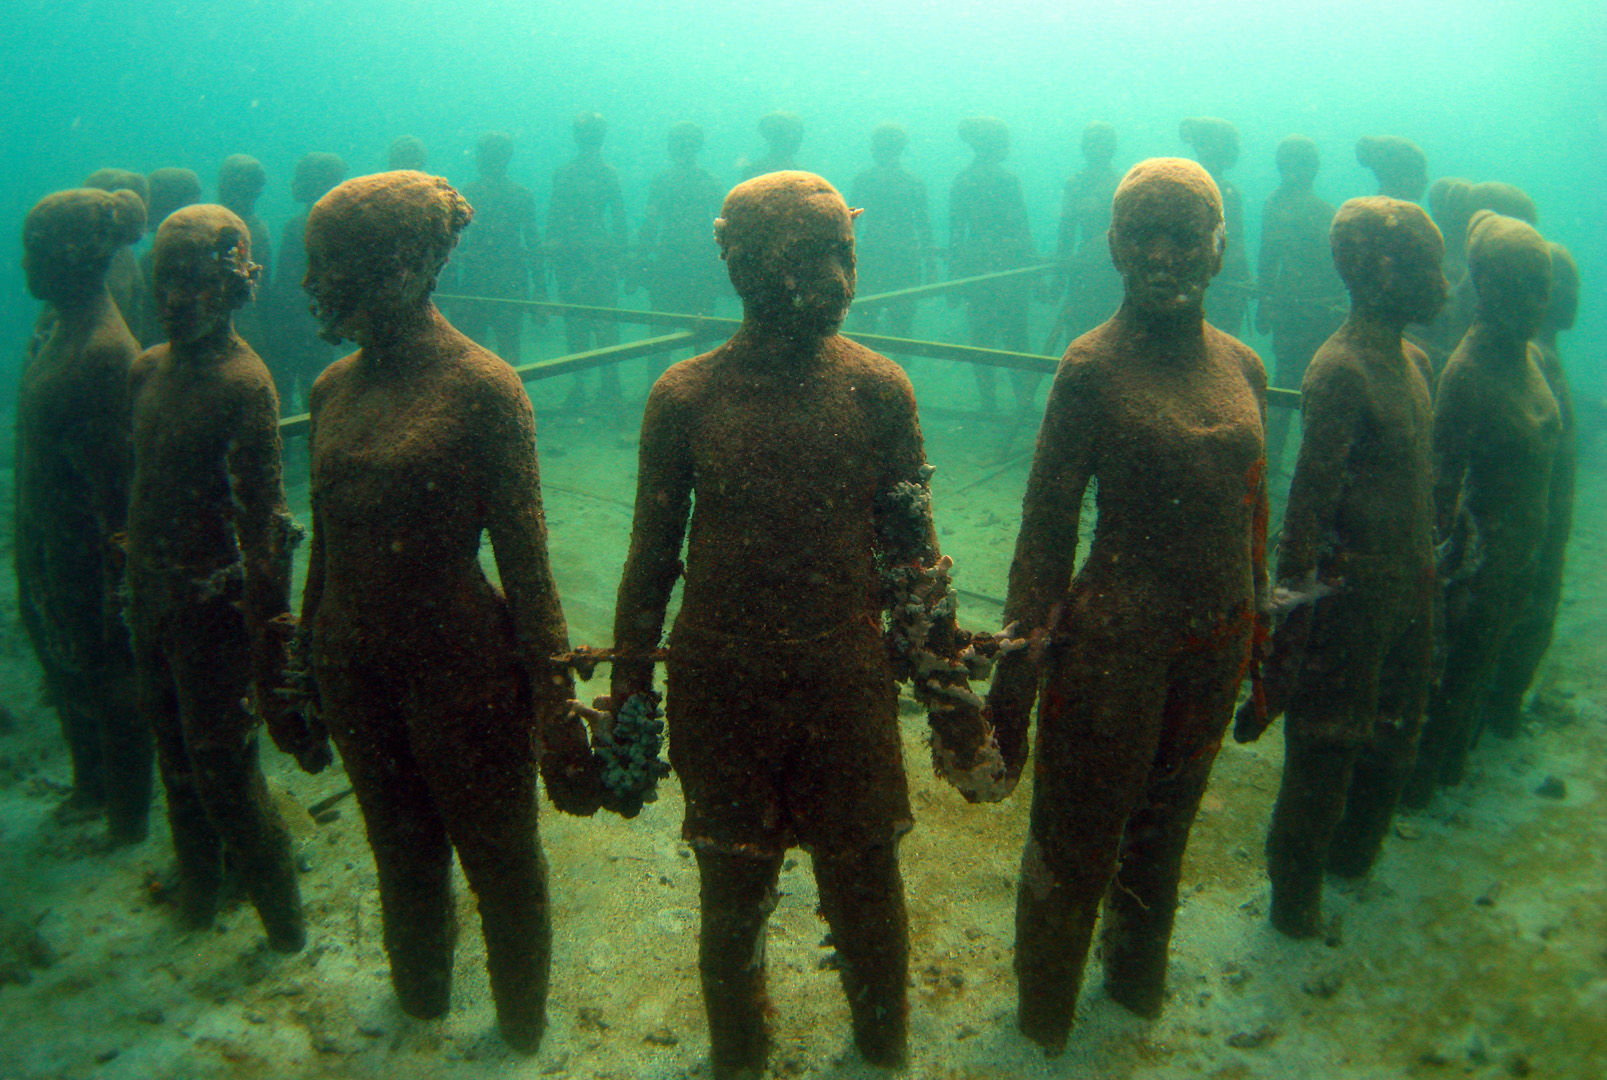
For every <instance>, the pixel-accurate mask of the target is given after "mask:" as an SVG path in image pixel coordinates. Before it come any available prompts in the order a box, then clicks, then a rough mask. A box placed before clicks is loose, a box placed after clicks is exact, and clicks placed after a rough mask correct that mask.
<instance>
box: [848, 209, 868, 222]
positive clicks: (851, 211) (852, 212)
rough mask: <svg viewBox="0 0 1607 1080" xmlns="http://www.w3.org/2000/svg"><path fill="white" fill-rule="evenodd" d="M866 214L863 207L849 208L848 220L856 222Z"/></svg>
mask: <svg viewBox="0 0 1607 1080" xmlns="http://www.w3.org/2000/svg"><path fill="white" fill-rule="evenodd" d="M864 212H865V208H864V207H863V206H851V207H849V208H848V220H849V221H854V220H856V219H857V218H858V217H859V215H860V214H863V213H864Z"/></svg>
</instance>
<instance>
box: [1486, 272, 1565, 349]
mask: <svg viewBox="0 0 1607 1080" xmlns="http://www.w3.org/2000/svg"><path fill="white" fill-rule="evenodd" d="M1473 283H1474V285H1475V286H1476V287H1477V288H1478V292H1479V312H1480V315H1481V317H1482V318H1483V319H1484V320H1485V321H1486V322H1489V323H1490V324H1492V325H1493V326H1495V327H1496V328H1498V329H1499V330H1501V331H1503V332H1504V333H1506V334H1508V335H1509V336H1511V337H1515V338H1531V337H1533V336H1534V335H1535V333H1536V331H1538V330H1539V329H1540V324H1541V321H1542V320H1543V319H1544V318H1545V315H1546V309H1547V308H1548V307H1550V305H1551V273H1550V270H1549V267H1547V266H1544V265H1542V264H1541V263H1540V262H1539V261H1538V260H1536V259H1526V258H1509V259H1502V260H1500V261H1499V262H1497V263H1495V264H1494V265H1492V266H1490V267H1488V268H1487V269H1485V270H1484V271H1483V272H1481V273H1480V274H1478V275H1477V277H1475V279H1474V282H1473Z"/></svg>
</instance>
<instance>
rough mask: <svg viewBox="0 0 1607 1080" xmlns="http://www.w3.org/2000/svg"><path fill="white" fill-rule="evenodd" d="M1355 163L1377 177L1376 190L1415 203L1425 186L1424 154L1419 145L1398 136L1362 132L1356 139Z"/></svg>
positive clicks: (1425, 157) (1420, 196)
mask: <svg viewBox="0 0 1607 1080" xmlns="http://www.w3.org/2000/svg"><path fill="white" fill-rule="evenodd" d="M1356 163H1357V164H1358V165H1360V166H1362V168H1364V169H1370V170H1372V174H1373V175H1374V176H1376V177H1377V178H1378V193H1379V194H1380V195H1383V196H1385V197H1386V198H1390V199H1399V200H1401V201H1402V202H1416V201H1417V200H1419V199H1421V198H1422V197H1423V191H1424V189H1426V188H1427V187H1428V157H1427V156H1426V155H1425V154H1424V153H1423V148H1422V147H1421V146H1418V145H1417V144H1416V143H1414V142H1413V141H1412V140H1411V139H1405V138H1402V137H1401V136H1399V135H1363V136H1362V137H1361V138H1359V139H1357V140H1356Z"/></svg>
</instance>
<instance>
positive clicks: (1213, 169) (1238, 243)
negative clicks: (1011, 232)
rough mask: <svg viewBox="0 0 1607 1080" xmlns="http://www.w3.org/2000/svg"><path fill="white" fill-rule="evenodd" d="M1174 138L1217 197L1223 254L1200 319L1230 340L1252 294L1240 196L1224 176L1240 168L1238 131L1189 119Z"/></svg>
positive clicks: (1219, 122) (1210, 119)
mask: <svg viewBox="0 0 1607 1080" xmlns="http://www.w3.org/2000/svg"><path fill="white" fill-rule="evenodd" d="M1177 134H1178V137H1179V138H1181V139H1182V140H1183V141H1184V142H1186V143H1188V144H1189V146H1191V147H1193V148H1194V157H1195V158H1196V159H1197V160H1198V161H1199V163H1200V164H1201V165H1203V166H1205V171H1206V172H1208V173H1210V174H1211V179H1212V180H1214V181H1216V188H1217V190H1218V191H1220V192H1221V193H1222V224H1223V227H1224V228H1226V229H1227V241H1226V243H1227V246H1226V248H1224V249H1223V252H1222V272H1221V273H1220V274H1218V275H1217V277H1216V280H1215V281H1214V282H1212V283H1211V292H1210V294H1209V295H1208V296H1207V297H1206V299H1205V317H1206V318H1207V319H1208V320H1210V323H1211V325H1212V326H1214V327H1216V328H1217V329H1218V330H1221V331H1223V332H1224V333H1226V334H1228V335H1230V336H1231V335H1234V334H1238V333H1239V332H1240V330H1241V328H1242V327H1243V326H1244V316H1245V313H1246V312H1247V311H1249V310H1250V297H1251V294H1252V293H1253V292H1254V291H1255V282H1254V280H1253V279H1252V278H1251V276H1250V254H1249V252H1248V250H1247V249H1246V248H1245V246H1244V237H1245V231H1244V196H1243V195H1242V194H1240V193H1239V188H1238V185H1237V184H1235V183H1234V182H1233V181H1231V180H1229V179H1228V176H1227V173H1228V170H1229V169H1231V168H1233V166H1235V165H1237V164H1238V163H1239V129H1238V128H1236V127H1234V126H1233V123H1232V121H1229V120H1223V119H1222V118H1220V117H1216V116H1191V117H1188V118H1187V119H1184V120H1182V121H1180V122H1179V123H1178V126H1177Z"/></svg>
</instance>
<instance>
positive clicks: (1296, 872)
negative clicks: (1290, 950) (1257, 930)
mask: <svg viewBox="0 0 1607 1080" xmlns="http://www.w3.org/2000/svg"><path fill="white" fill-rule="evenodd" d="M1356 757H1357V750H1356V748H1355V747H1354V746H1350V745H1346V744H1344V743H1341V742H1336V741H1334V740H1330V739H1324V738H1320V737H1315V738H1314V737H1312V736H1310V735H1308V734H1306V733H1304V732H1302V731H1301V718H1300V717H1299V716H1298V715H1297V714H1296V713H1294V712H1293V711H1291V712H1290V713H1289V714H1288V715H1286V716H1285V717H1284V756H1283V780H1282V782H1281V783H1280V785H1279V787H1278V801H1277V803H1276V804H1275V805H1274V807H1273V809H1272V825H1271V827H1270V828H1269V829H1268V831H1267V876H1268V877H1269V878H1271V879H1272V925H1273V927H1274V928H1275V929H1276V930H1278V931H1279V932H1280V933H1282V934H1285V935H1287V936H1288V937H1292V938H1309V937H1316V936H1317V935H1318V934H1320V933H1322V875H1323V866H1324V864H1325V863H1326V861H1327V857H1328V850H1329V844H1330V843H1331V841H1332V839H1333V835H1334V829H1335V828H1336V827H1337V826H1338V824H1339V821H1340V819H1341V817H1343V815H1344V813H1345V793H1346V790H1347V789H1348V788H1349V787H1350V785H1351V775H1352V768H1353V766H1354V764H1355V761H1356Z"/></svg>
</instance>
